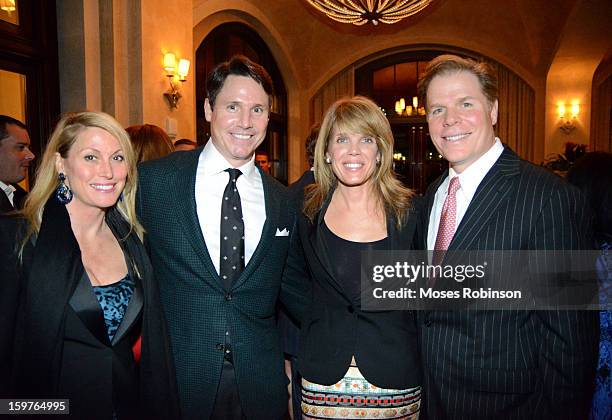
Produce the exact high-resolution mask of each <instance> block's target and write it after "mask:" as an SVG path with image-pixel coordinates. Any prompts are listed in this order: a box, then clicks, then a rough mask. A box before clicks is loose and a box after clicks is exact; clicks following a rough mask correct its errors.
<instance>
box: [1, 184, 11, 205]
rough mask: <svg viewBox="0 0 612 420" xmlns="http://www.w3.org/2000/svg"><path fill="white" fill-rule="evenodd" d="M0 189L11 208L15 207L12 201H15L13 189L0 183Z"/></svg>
mask: <svg viewBox="0 0 612 420" xmlns="http://www.w3.org/2000/svg"><path fill="white" fill-rule="evenodd" d="M0 189H1V190H2V191H3V192H4V194H6V196H7V197H8V200H9V201H10V202H11V206H13V207H15V203H14V201H13V200H14V199H15V187H13V186H12V185H8V184H5V183H4V182H2V181H0Z"/></svg>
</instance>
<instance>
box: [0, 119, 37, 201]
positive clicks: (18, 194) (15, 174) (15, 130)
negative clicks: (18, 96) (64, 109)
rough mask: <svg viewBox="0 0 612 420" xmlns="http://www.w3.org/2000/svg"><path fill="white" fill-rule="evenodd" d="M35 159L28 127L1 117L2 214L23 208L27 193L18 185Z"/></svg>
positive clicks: (0, 175)
mask: <svg viewBox="0 0 612 420" xmlns="http://www.w3.org/2000/svg"><path fill="white" fill-rule="evenodd" d="M33 159H34V153H32V152H31V151H30V136H29V135H28V130H27V128H26V126H25V125H24V124H23V123H22V122H21V121H19V120H16V119H15V118H12V117H9V116H6V115H0V189H1V190H2V192H0V213H6V212H9V211H13V210H19V209H21V208H22V207H23V202H24V201H25V197H26V195H27V193H26V191H25V190H24V189H23V188H21V187H20V186H19V185H17V183H18V182H21V181H23V179H24V178H25V177H26V175H27V174H28V168H29V167H30V163H31V162H32V160H33Z"/></svg>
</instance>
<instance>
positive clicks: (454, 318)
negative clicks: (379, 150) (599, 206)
mask: <svg viewBox="0 0 612 420" xmlns="http://www.w3.org/2000/svg"><path fill="white" fill-rule="evenodd" d="M447 175H448V174H447V173H445V174H443V175H442V177H440V178H439V179H438V180H437V181H436V182H435V183H433V184H432V185H431V186H430V187H429V189H428V190H427V193H426V195H425V197H424V203H425V208H426V209H425V211H424V216H425V217H424V218H423V219H424V220H423V223H424V226H423V232H424V238H423V242H422V245H423V246H425V247H426V246H427V234H426V232H427V227H428V223H429V214H430V213H431V208H432V205H433V199H434V196H435V193H436V191H437V189H438V186H439V185H440V183H441V182H442V181H443V180H444V179H445V178H446V177H447ZM589 228H590V225H589V218H588V215H587V213H586V211H585V205H584V202H583V199H582V198H581V196H580V194H579V192H578V190H577V189H575V188H574V187H572V186H570V185H569V184H567V183H566V182H565V181H564V180H562V179H561V178H559V177H557V176H555V175H553V174H552V173H549V172H548V171H546V170H544V169H542V168H540V167H537V166H535V165H532V164H530V163H528V162H526V161H524V160H522V159H520V158H519V157H518V156H517V155H516V154H515V153H514V152H512V151H511V150H510V149H509V148H506V149H505V150H504V152H503V153H502V155H501V156H500V158H499V159H498V161H497V162H496V163H495V165H494V166H493V167H492V168H491V170H490V171H489V172H488V173H487V175H486V176H485V177H484V179H483V180H482V182H481V183H480V185H479V187H478V189H477V190H476V193H475V195H474V197H473V199H472V201H471V203H470V206H469V207H468V209H467V212H466V213H465V216H464V217H463V219H462V221H461V223H460V224H459V226H458V227H457V231H456V233H455V236H454V237H453V240H452V242H451V243H450V246H449V250H451V251H452V250H460V249H464V250H554V249H589V248H590V246H589V241H588V233H589ZM420 315H422V316H420V322H419V327H420V328H419V330H420V338H421V353H422V357H423V369H424V373H425V392H424V396H425V401H426V411H427V414H428V416H429V418H433V419H447V418H449V419H491V418H498V419H499V418H534V419H536V418H537V419H549V418H550V419H552V418H555V419H565V418H567V419H570V418H571V419H576V418H585V417H586V414H587V413H588V405H589V402H590V395H591V393H590V391H591V389H592V380H593V374H594V366H595V360H596V356H597V342H598V337H599V336H598V321H597V319H598V318H597V313H596V312H595V311H591V312H580V311H541V312H536V311H454V312H451V311H435V312H429V313H420Z"/></svg>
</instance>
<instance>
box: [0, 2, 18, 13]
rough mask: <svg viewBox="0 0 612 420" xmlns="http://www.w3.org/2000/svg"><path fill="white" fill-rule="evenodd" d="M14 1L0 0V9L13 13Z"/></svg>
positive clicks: (14, 8)
mask: <svg viewBox="0 0 612 420" xmlns="http://www.w3.org/2000/svg"><path fill="white" fill-rule="evenodd" d="M16 8H17V7H16V6H15V0H0V9H2V10H4V11H5V12H9V13H11V12H14V11H15V10H16Z"/></svg>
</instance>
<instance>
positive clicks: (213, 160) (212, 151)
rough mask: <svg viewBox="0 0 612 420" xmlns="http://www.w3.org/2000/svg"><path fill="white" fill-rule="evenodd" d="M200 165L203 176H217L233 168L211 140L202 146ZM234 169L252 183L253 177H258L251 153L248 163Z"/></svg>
mask: <svg viewBox="0 0 612 420" xmlns="http://www.w3.org/2000/svg"><path fill="white" fill-rule="evenodd" d="M200 163H202V165H203V169H204V175H205V176H212V175H218V174H220V173H221V172H224V171H225V170H226V169H227V168H233V167H234V166H232V164H230V163H229V162H228V161H227V159H225V157H224V156H223V155H222V154H221V153H220V152H219V150H218V149H217V148H216V147H215V145H214V144H213V142H212V139H211V140H209V141H208V142H207V143H206V145H205V146H204V150H202V154H201V155H200ZM236 169H240V172H242V176H243V177H244V179H246V180H247V181H249V182H252V181H253V180H254V178H255V177H257V176H259V173H258V171H257V168H256V167H255V154H254V153H253V156H251V159H250V160H249V161H248V162H246V163H245V164H244V165H242V166H238V167H237V168H236Z"/></svg>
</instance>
